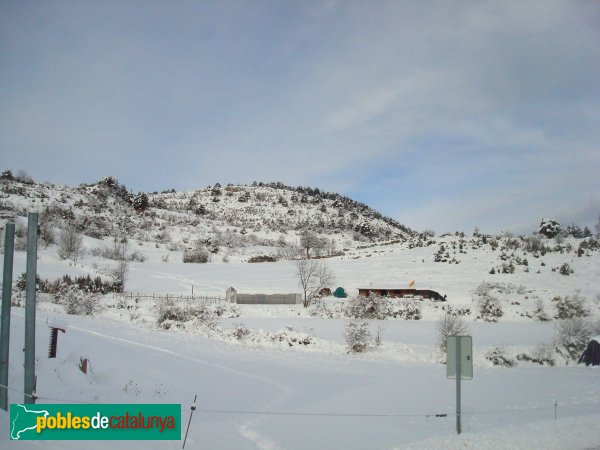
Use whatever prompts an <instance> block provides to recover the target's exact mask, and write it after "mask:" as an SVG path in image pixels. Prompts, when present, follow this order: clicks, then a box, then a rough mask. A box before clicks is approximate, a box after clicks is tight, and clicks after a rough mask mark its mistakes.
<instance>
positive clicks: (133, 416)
mask: <svg viewBox="0 0 600 450" xmlns="http://www.w3.org/2000/svg"><path fill="white" fill-rule="evenodd" d="M9 426H10V439H11V440H117V439H118V440H180V439H181V405H180V404H77V405H70V404H46V405H44V404H37V405H36V404H11V405H10V424H9Z"/></svg>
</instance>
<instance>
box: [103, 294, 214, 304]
mask: <svg viewBox="0 0 600 450" xmlns="http://www.w3.org/2000/svg"><path fill="white" fill-rule="evenodd" d="M113 298H119V299H125V300H126V299H131V300H134V299H138V300H152V301H159V302H160V301H164V302H166V301H169V300H171V301H188V302H198V303H221V302H224V301H225V297H221V296H220V295H184V294H165V293H160V294H159V293H148V292H119V293H115V294H113Z"/></svg>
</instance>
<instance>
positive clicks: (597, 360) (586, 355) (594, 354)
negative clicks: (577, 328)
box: [577, 336, 600, 366]
mask: <svg viewBox="0 0 600 450" xmlns="http://www.w3.org/2000/svg"><path fill="white" fill-rule="evenodd" d="M577 363H578V364H582V363H583V364H585V365H586V366H590V365H591V366H600V336H596V337H595V338H593V339H592V340H591V341H590V342H588V345H587V347H586V349H585V350H584V352H583V353H582V354H581V356H580V357H579V360H578V361H577Z"/></svg>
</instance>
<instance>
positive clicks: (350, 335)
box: [345, 319, 371, 353]
mask: <svg viewBox="0 0 600 450" xmlns="http://www.w3.org/2000/svg"><path fill="white" fill-rule="evenodd" d="M370 336H371V333H370V332H369V323H368V322H367V321H366V320H365V319H350V320H348V321H347V322H346V329H345V337H346V344H347V345H348V351H349V352H351V353H362V352H364V351H366V350H367V348H368V346H369V339H370Z"/></svg>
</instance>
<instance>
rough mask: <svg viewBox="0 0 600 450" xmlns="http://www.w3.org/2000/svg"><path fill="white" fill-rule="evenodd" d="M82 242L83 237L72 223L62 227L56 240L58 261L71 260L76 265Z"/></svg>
mask: <svg viewBox="0 0 600 450" xmlns="http://www.w3.org/2000/svg"><path fill="white" fill-rule="evenodd" d="M82 242H83V237H82V236H81V233H79V231H77V227H76V226H75V225H74V224H73V223H71V222H69V223H67V224H66V225H64V226H63V228H62V230H61V232H60V237H59V240H58V256H59V257H60V259H68V258H71V259H73V262H74V263H77V258H78V257H79V253H80V252H81V243H82Z"/></svg>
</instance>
